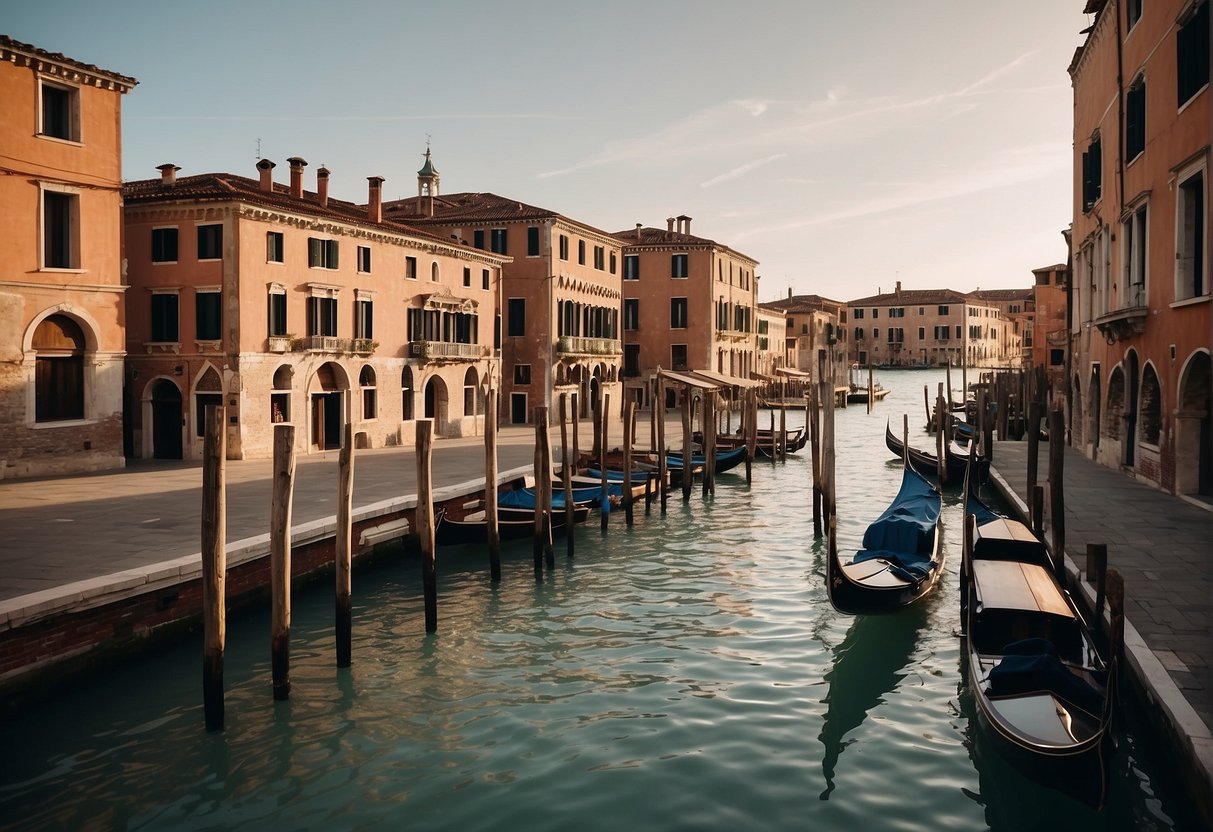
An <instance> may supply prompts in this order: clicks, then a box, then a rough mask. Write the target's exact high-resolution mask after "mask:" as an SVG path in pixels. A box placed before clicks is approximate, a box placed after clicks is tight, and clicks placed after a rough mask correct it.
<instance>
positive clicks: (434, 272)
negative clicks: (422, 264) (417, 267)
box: [430, 260, 438, 283]
mask: <svg viewBox="0 0 1213 832" xmlns="http://www.w3.org/2000/svg"><path fill="white" fill-rule="evenodd" d="M430 280H432V281H434V282H435V283H437V282H438V261H436V260H435V261H434V263H433V264H432V265H431V266H430Z"/></svg>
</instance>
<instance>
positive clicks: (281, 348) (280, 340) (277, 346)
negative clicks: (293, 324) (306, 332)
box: [266, 335, 291, 352]
mask: <svg viewBox="0 0 1213 832" xmlns="http://www.w3.org/2000/svg"><path fill="white" fill-rule="evenodd" d="M268 341H269V343H268V344H266V352H290V351H291V336H289V335H271V336H270V337H269V339H268Z"/></svg>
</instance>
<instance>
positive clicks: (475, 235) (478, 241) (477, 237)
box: [472, 228, 484, 248]
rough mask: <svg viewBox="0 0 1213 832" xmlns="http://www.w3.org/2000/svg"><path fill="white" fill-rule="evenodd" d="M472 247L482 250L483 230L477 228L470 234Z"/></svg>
mask: <svg viewBox="0 0 1213 832" xmlns="http://www.w3.org/2000/svg"><path fill="white" fill-rule="evenodd" d="M472 245H473V246H475V247H476V248H484V229H483V228H477V229H476V230H475V231H473V232H472Z"/></svg>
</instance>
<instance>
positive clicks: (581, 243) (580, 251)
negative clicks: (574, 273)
mask: <svg viewBox="0 0 1213 832" xmlns="http://www.w3.org/2000/svg"><path fill="white" fill-rule="evenodd" d="M577 263H578V264H579V265H582V266H584V265H585V240H578V241H577Z"/></svg>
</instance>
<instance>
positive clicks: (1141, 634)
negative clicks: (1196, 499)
mask: <svg viewBox="0 0 1213 832" xmlns="http://www.w3.org/2000/svg"><path fill="white" fill-rule="evenodd" d="M1048 450H1049V449H1048V443H1045V442H1042V443H1041V444H1040V446H1039V455H1038V465H1039V468H1038V475H1037V476H1038V483H1039V484H1040V485H1043V486H1045V488H1046V497H1045V530H1046V539H1047V540H1048V539H1051V537H1050V534H1049V531H1048V529H1049V523H1048V514H1049V509H1048V506H1049V498H1048V494H1047V488H1048V483H1047V479H1048V466H1049V461H1048V459H1049V457H1048ZM993 467H994V477H993V478H994V480H995V482H996V484H997V485H1000V486H1001V489H1000V490H1003V491H1004V494H1006V492H1010V493H1009V494H1006V496H1008V497H1009V498H1011V499H1014V500H1017V501H1018V503H1019V509H1020V510H1021V511H1023V512H1025V513H1026V510H1027V509H1026V504H1027V502H1028V500H1027V496H1026V495H1027V478H1028V477H1027V474H1028V444H1027V442H996V443H995V445H994V466H993ZM1064 467H1065V478H1064V488H1065V494H1064V497H1065V504H1066V540H1065V548H1066V554H1067V555H1068V557H1069V560H1070V561H1071V571H1072V570H1073V567H1074V566H1077V567H1078V568H1079V569H1081V570H1083V571H1084V573H1085V569H1086V548H1087V544H1088V543H1103V544H1106V545H1107V547H1108V565H1109V567H1114V568H1115V569H1117V570H1118V571H1119V572H1120V574H1121V576H1122V577H1123V578H1124V581H1125V618H1126V624H1125V655H1126V659H1127V661H1128V664H1129V669H1130V671H1131V672H1132V673H1133V675H1134V676H1135V677H1137V679H1138V680H1139V681H1140V682H1141V683H1142V684H1143V685H1144V686H1145V687H1146V689H1147V690H1148V691H1149V697H1150V703H1151V704H1152V705H1153V706H1154V707H1155V708H1157V709H1158V710H1159V711H1160V712H1161V714H1162V715H1163V717H1164V719H1165V722H1166V723H1167V724H1169V725H1170V726H1171V728H1172V729H1173V730H1174V731H1175V735H1176V737H1177V739H1178V741H1179V743H1180V750H1181V753H1180V755H1179V759H1180V761H1181V763H1180V764H1181V765H1182V766H1184V767H1185V768H1188V769H1189V772H1190V774H1189V776H1191V777H1192V783H1193V785H1192V787H1193V788H1195V789H1202V788H1203V790H1204V791H1205V794H1206V796H1208V795H1213V734H1211V733H1210V729H1211V728H1213V619H1210V616H1209V608H1210V606H1211V605H1213V576H1211V575H1210V572H1211V571H1213V511H1211V510H1210V509H1209V507H1207V506H1205V505H1203V504H1202V505H1195V504H1193V503H1190V502H1188V501H1186V500H1183V499H1181V498H1179V497H1175V496H1172V495H1170V494H1166V493H1164V492H1162V491H1159V490H1158V489H1156V488H1154V487H1152V486H1150V485H1146V484H1143V483H1140V482H1138V481H1137V480H1135V479H1133V478H1132V477H1130V476H1129V475H1127V474H1125V473H1122V472H1121V471H1117V470H1113V469H1111V468H1107V467H1105V466H1102V465H1096V464H1095V463H1094V462H1092V461H1091V460H1089V459H1087V458H1086V457H1085V456H1083V455H1082V454H1081V453H1079V452H1078V451H1076V450H1074V449H1072V448H1066V450H1065V459H1064ZM1080 589H1081V591H1082V593H1083V594H1084V595H1086V596H1087V597H1088V599H1092V598H1093V595H1094V590H1093V589H1092V588H1091V587H1090V585H1088V584H1086V583H1085V582H1084V583H1083V584H1082V585H1081V586H1080ZM1189 755H1191V756H1189ZM1197 793H1199V792H1197ZM1205 807H1206V809H1207V808H1208V804H1207V801H1206V803H1205Z"/></svg>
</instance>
